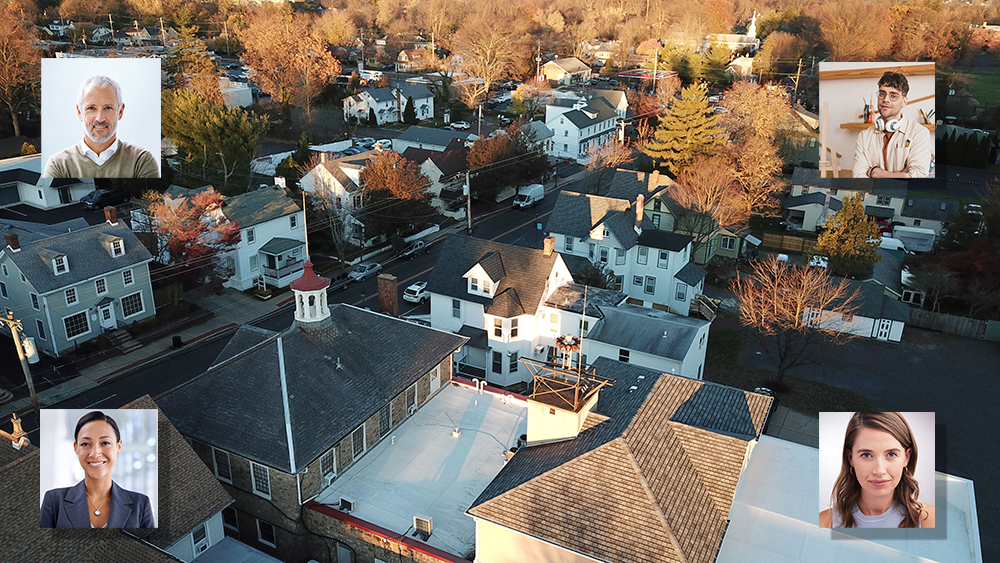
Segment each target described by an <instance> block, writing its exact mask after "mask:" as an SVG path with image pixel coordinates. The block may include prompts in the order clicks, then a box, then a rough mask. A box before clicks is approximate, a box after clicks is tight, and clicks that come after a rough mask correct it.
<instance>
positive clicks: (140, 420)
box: [39, 409, 160, 528]
mask: <svg viewBox="0 0 1000 563" xmlns="http://www.w3.org/2000/svg"><path fill="white" fill-rule="evenodd" d="M40 422H41V424H40V428H39V439H40V440H41V445H40V448H39V449H40V454H41V460H40V461H41V474H40V485H41V486H40V495H41V498H40V499H39V502H40V505H41V511H40V517H39V525H40V526H41V527H42V528H155V527H156V522H157V521H158V519H157V503H158V502H159V494H158V490H159V489H158V487H159V465H160V462H159V461H160V460H159V450H158V448H159V434H158V417H157V411H156V409H105V410H87V409H77V410H70V409H42V411H41V420H40Z"/></svg>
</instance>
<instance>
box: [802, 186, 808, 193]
mask: <svg viewBox="0 0 1000 563" xmlns="http://www.w3.org/2000/svg"><path fill="white" fill-rule="evenodd" d="M802 193H804V194H807V193H809V186H802Z"/></svg>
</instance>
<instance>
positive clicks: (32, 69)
mask: <svg viewBox="0 0 1000 563" xmlns="http://www.w3.org/2000/svg"><path fill="white" fill-rule="evenodd" d="M33 29H34V28H33V26H32V22H31V19H30V17H29V16H28V14H26V13H25V12H24V11H23V10H21V9H20V8H19V7H18V6H17V5H16V4H14V3H8V4H6V5H4V6H3V7H0V103H2V104H3V105H4V106H6V109H7V111H8V112H9V113H8V114H9V115H10V119H11V122H12V123H13V125H14V136H15V137H17V136H20V135H21V123H20V120H19V119H18V112H19V111H20V110H21V109H22V108H24V107H25V106H27V105H28V104H30V103H31V102H32V101H34V99H35V95H36V93H37V92H38V82H39V80H40V79H41V72H40V67H39V64H38V61H39V59H40V58H41V53H40V52H39V50H38V49H36V48H35V47H34V45H32V44H31V42H32V40H33V39H34V34H33V33H32V31H33Z"/></svg>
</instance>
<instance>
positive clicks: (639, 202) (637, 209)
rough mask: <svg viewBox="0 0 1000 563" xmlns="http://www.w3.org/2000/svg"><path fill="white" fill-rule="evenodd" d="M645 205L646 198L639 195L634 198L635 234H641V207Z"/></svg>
mask: <svg viewBox="0 0 1000 563" xmlns="http://www.w3.org/2000/svg"><path fill="white" fill-rule="evenodd" d="M645 204H646V196H644V195H642V194H639V195H638V196H636V198H635V232H637V233H639V234H640V235H641V234H642V206H643V205H645Z"/></svg>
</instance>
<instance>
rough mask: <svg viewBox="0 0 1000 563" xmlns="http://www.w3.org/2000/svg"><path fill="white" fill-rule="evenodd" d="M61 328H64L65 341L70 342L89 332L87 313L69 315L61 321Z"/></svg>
mask: <svg viewBox="0 0 1000 563" xmlns="http://www.w3.org/2000/svg"><path fill="white" fill-rule="evenodd" d="M63 326H65V328H66V339H67V340H70V339H73V338H76V337H77V336H80V335H81V334H87V333H88V332H90V321H88V320H87V312H86V311H83V312H82V313H77V314H75V315H70V316H68V317H66V318H64V319H63Z"/></svg>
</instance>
